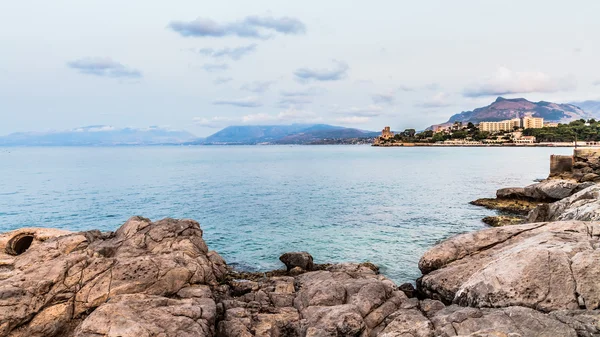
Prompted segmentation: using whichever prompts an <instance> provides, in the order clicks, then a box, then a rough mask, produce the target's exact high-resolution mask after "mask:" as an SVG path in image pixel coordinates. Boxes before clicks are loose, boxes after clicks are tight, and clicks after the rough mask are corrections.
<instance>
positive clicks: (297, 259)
mask: <svg viewBox="0 0 600 337" xmlns="http://www.w3.org/2000/svg"><path fill="white" fill-rule="evenodd" d="M279 260H280V261H281V262H283V264H285V266H286V267H287V270H288V271H289V270H292V269H293V268H295V267H300V268H302V269H304V270H308V271H310V270H313V268H314V264H313V257H312V255H310V254H309V253H307V252H292V253H285V254H283V255H281V256H280V257H279Z"/></svg>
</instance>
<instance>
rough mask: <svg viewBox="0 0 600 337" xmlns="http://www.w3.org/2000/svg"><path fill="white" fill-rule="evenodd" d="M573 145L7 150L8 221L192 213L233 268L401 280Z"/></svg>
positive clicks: (2, 151)
mask: <svg viewBox="0 0 600 337" xmlns="http://www.w3.org/2000/svg"><path fill="white" fill-rule="evenodd" d="M571 152H572V149H570V148H540V147H538V148H507V147H504V148H503V147H498V148H468V147H462V148H459V147H443V148H441V147H418V148H398V147H396V148H377V147H370V146H364V145H363V146H352V145H341V146H339V145H338V146H154V147H134V146H131V147H6V148H1V147H0V232H5V231H10V230H13V229H17V228H21V227H28V226H35V227H53V228H61V229H67V230H72V231H84V230H90V229H99V230H102V231H114V230H115V229H117V228H118V227H119V226H120V225H121V224H123V223H124V222H125V221H126V220H127V219H128V218H130V217H131V216H134V215H141V216H144V217H147V218H150V219H152V220H159V219H162V218H165V217H171V218H191V219H195V220H197V221H198V222H200V224H201V227H202V229H203V231H204V239H205V240H206V242H207V244H208V246H209V248H210V249H211V250H216V251H217V252H219V254H221V255H222V256H223V257H224V258H225V259H226V261H227V262H228V263H229V264H230V265H232V266H233V267H234V268H237V269H240V270H246V271H267V270H272V269H277V268H282V267H283V265H282V264H281V262H279V260H278V258H279V256H280V255H281V254H282V253H284V252H289V251H308V252H310V253H311V254H312V255H313V257H314V259H315V262H316V263H329V262H349V261H354V262H364V261H369V262H372V263H374V264H376V265H378V266H379V267H380V270H381V272H382V273H383V274H384V275H386V276H388V277H389V278H391V279H392V280H394V281H396V282H397V283H398V284H400V283H404V282H414V281H415V279H416V278H418V277H419V276H420V274H421V273H420V271H419V269H418V261H419V258H420V257H421V255H422V254H423V253H424V252H425V251H426V250H427V249H429V248H430V247H432V246H433V245H435V244H436V243H438V242H440V241H441V240H444V239H446V238H448V237H451V236H453V235H457V234H459V233H465V232H469V231H474V230H479V229H483V228H486V227H487V226H486V225H485V224H484V223H482V222H481V219H482V218H483V217H485V216H488V215H493V214H495V212H494V211H490V210H487V209H484V208H481V207H477V206H472V205H470V204H469V202H470V201H472V200H475V199H478V198H482V197H493V196H494V195H495V191H496V190H497V189H498V188H502V187H510V186H525V185H528V184H531V183H533V182H534V181H535V180H536V179H541V178H545V177H546V176H547V175H548V172H549V162H550V161H549V159H550V155H551V154H569V153H571Z"/></svg>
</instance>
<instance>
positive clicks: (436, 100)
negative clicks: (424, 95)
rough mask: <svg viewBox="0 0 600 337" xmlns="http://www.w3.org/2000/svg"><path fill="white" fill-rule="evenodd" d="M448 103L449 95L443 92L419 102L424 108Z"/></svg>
mask: <svg viewBox="0 0 600 337" xmlns="http://www.w3.org/2000/svg"><path fill="white" fill-rule="evenodd" d="M450 105H452V103H451V102H450V101H449V95H448V94H447V93H445V92H438V93H437V94H435V95H434V96H433V97H431V98H430V99H429V100H427V101H425V102H423V103H421V104H420V106H422V107H424V108H442V107H446V106H450Z"/></svg>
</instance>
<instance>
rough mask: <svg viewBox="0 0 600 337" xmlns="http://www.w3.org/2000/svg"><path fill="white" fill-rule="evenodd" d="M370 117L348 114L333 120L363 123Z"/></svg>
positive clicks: (344, 122)
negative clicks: (348, 115)
mask: <svg viewBox="0 0 600 337" xmlns="http://www.w3.org/2000/svg"><path fill="white" fill-rule="evenodd" d="M370 120H371V118H369V117H365V116H350V117H340V118H337V119H336V120H335V121H336V122H338V123H340V124H365V123H367V122H369V121H370Z"/></svg>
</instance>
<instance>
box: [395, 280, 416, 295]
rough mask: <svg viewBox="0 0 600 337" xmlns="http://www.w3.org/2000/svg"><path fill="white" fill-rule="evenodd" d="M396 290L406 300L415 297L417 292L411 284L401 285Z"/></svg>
mask: <svg viewBox="0 0 600 337" xmlns="http://www.w3.org/2000/svg"><path fill="white" fill-rule="evenodd" d="M398 289H400V290H401V291H402V292H403V293H404V295H406V296H407V297H408V298H413V297H415V292H416V291H417V290H416V289H415V286H413V284H412V283H403V284H401V285H400V287H398Z"/></svg>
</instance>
